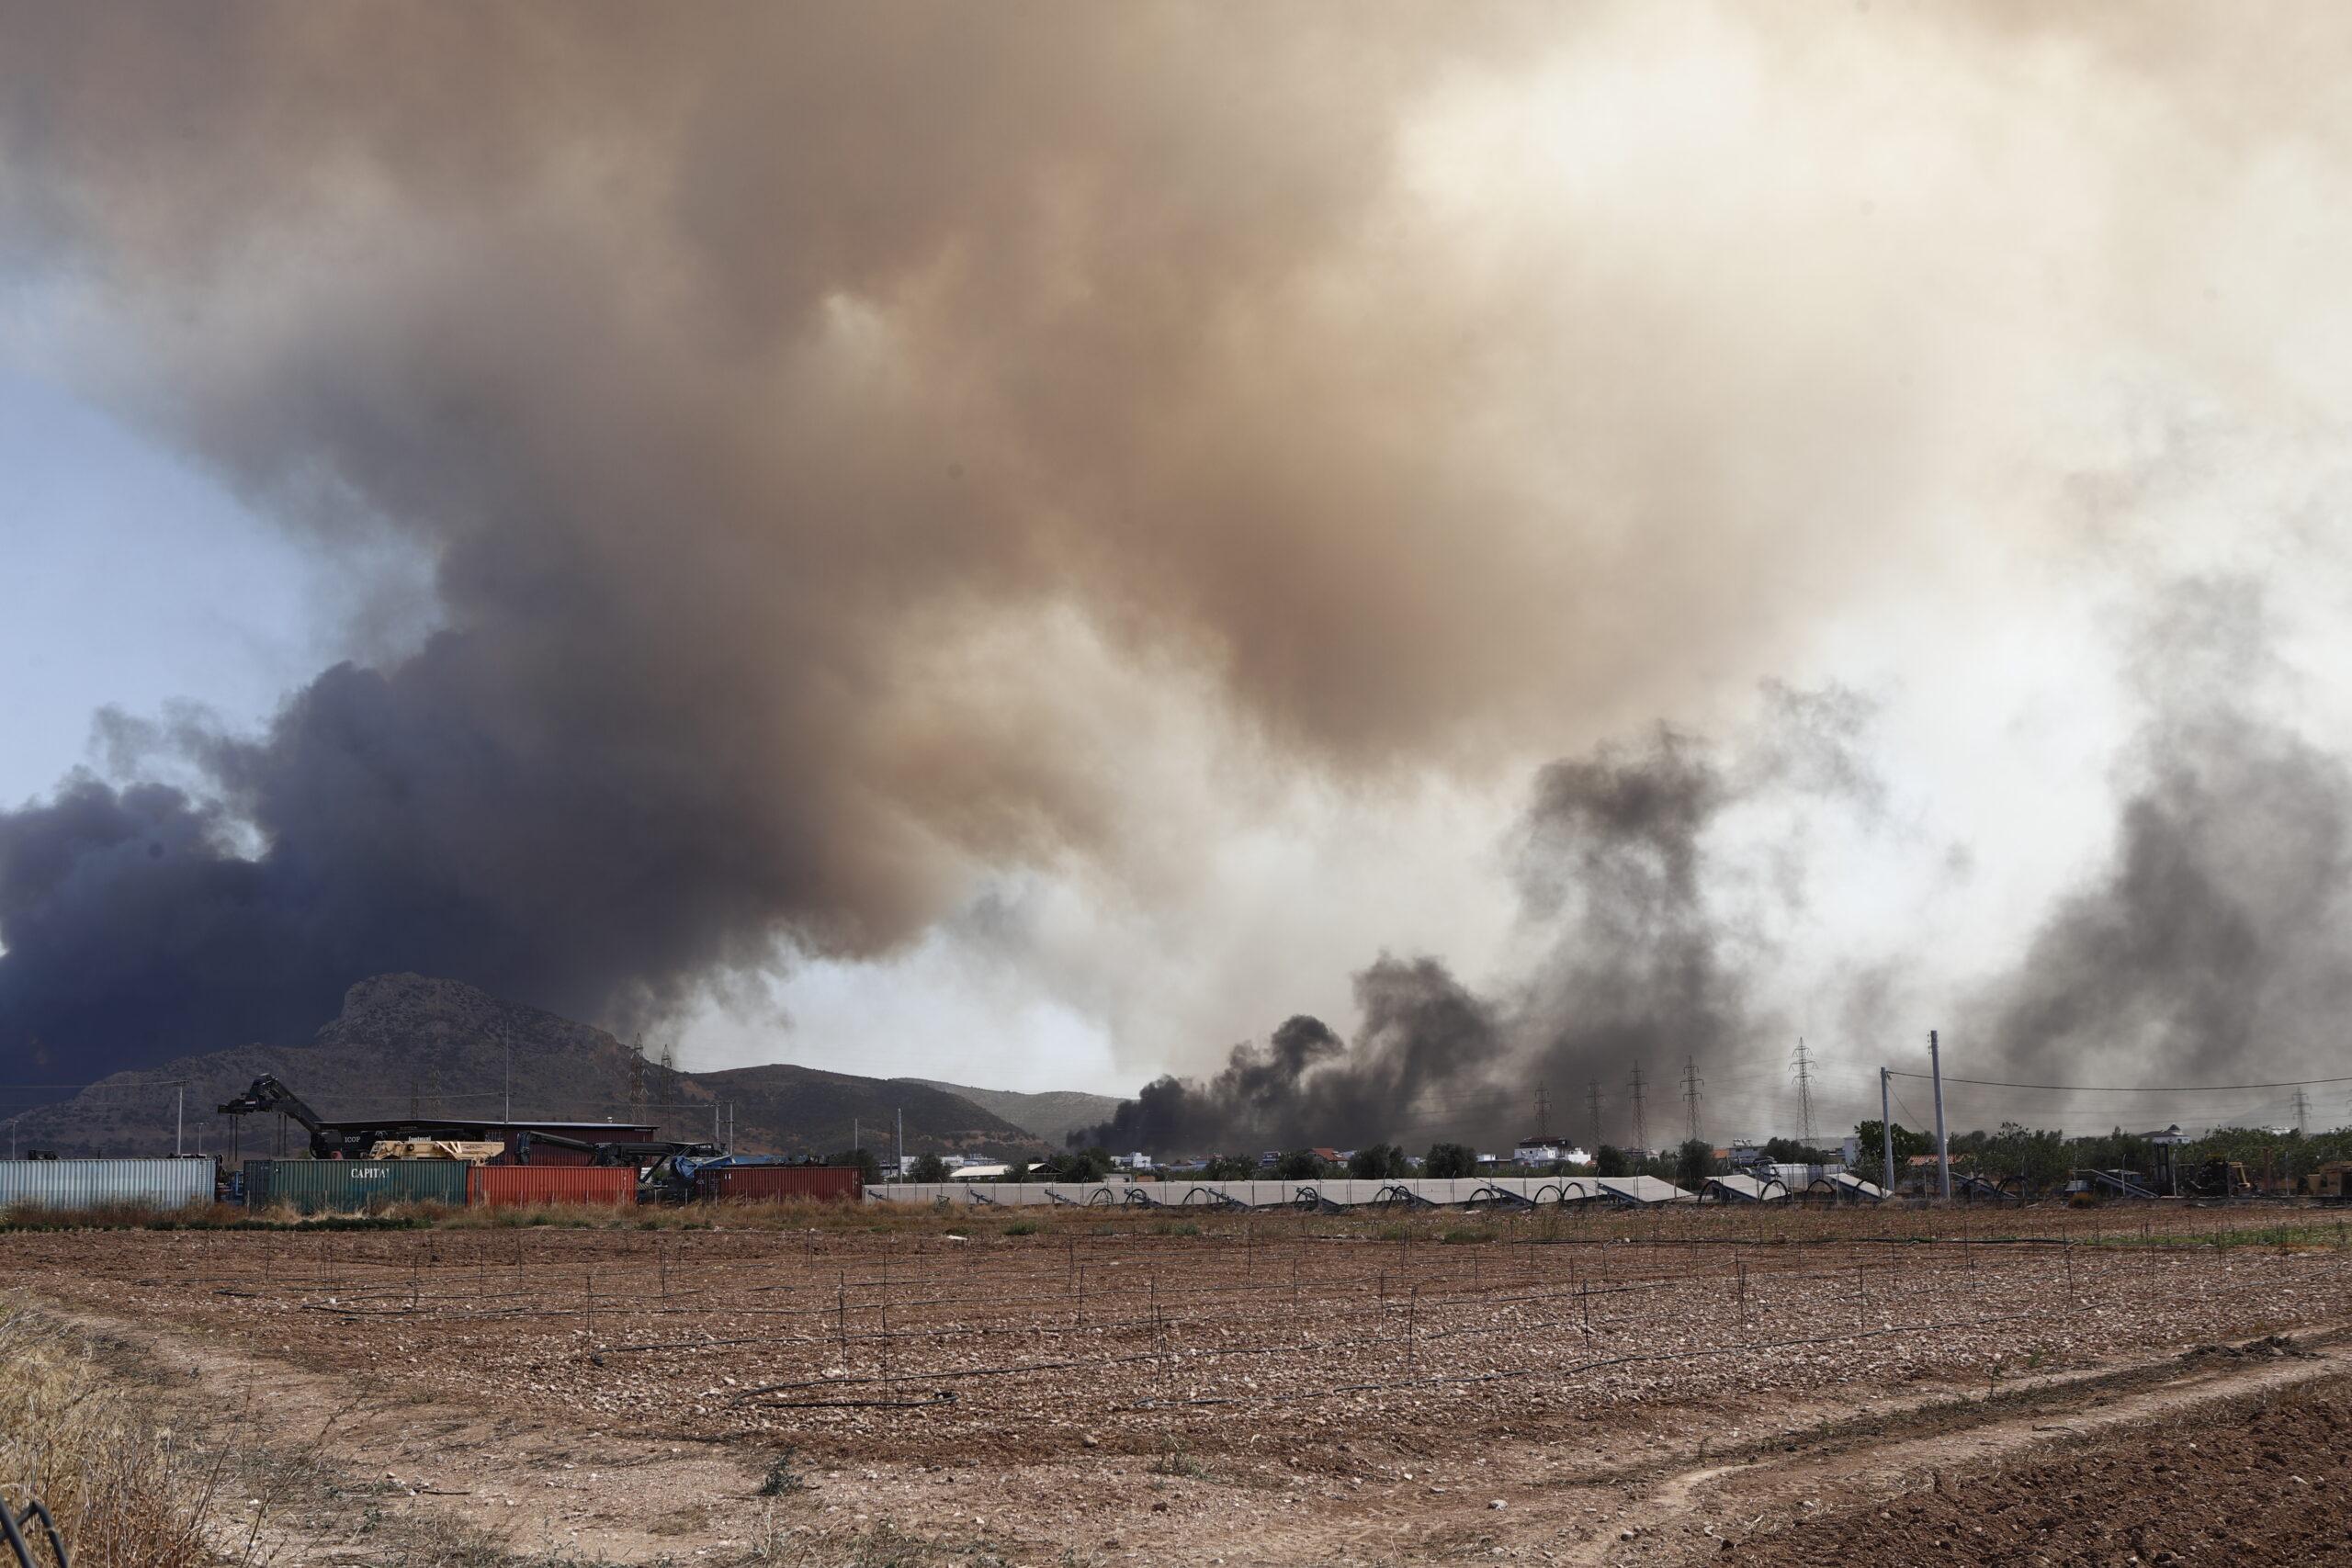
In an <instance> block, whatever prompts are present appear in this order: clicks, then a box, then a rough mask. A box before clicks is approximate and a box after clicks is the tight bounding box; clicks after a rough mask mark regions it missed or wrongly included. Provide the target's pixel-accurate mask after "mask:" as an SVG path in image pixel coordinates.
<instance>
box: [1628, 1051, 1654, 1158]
mask: <svg viewBox="0 0 2352 1568" xmlns="http://www.w3.org/2000/svg"><path fill="white" fill-rule="evenodd" d="M1625 1087H1626V1088H1627V1089H1628V1090H1630V1091H1631V1092H1632V1094H1633V1096H1634V1147H1635V1148H1637V1149H1639V1150H1641V1151H1642V1153H1643V1154H1645V1155H1646V1154H1648V1153H1649V1152H1650V1123H1649V1118H1648V1117H1647V1116H1646V1115H1645V1114H1644V1112H1643V1110H1642V1068H1641V1064H1640V1063H1638V1062H1636V1063H1635V1064H1634V1077H1633V1080H1632V1081H1631V1082H1630V1083H1628V1084H1627V1085H1626V1086H1625Z"/></svg>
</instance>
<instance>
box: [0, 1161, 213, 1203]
mask: <svg viewBox="0 0 2352 1568" xmlns="http://www.w3.org/2000/svg"><path fill="white" fill-rule="evenodd" d="M219 1169H220V1161H219V1160H217V1159H213V1158H210V1157H209V1156H208V1157H206V1158H203V1159H9V1160H0V1209H6V1208H9V1207H11V1206H14V1205H18V1204H21V1205H23V1206H25V1207H27V1208H33V1209H97V1208H104V1207H107V1206H108V1205H110V1204H117V1203H123V1204H138V1205H141V1206H142V1207H147V1208H155V1209H187V1208H193V1207H197V1206H198V1205H201V1204H205V1203H209V1202H211V1201H212V1192H213V1179H214V1177H215V1175H216V1174H217V1172H218V1171H219Z"/></svg>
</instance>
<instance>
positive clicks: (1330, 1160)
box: [1306, 1149, 1348, 1165]
mask: <svg viewBox="0 0 2352 1568" xmlns="http://www.w3.org/2000/svg"><path fill="white" fill-rule="evenodd" d="M1306 1152H1307V1153H1308V1154H1311V1155H1313V1156H1315V1157H1316V1158H1317V1159H1319V1160H1321V1161H1322V1162H1323V1163H1324V1164H1325V1165H1342V1164H1345V1163H1346V1161H1347V1157H1348V1156H1345V1155H1343V1154H1341V1153H1340V1151H1339V1150H1337V1149H1309V1150H1307V1151H1306Z"/></svg>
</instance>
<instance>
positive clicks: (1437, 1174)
mask: <svg viewBox="0 0 2352 1568" xmlns="http://www.w3.org/2000/svg"><path fill="white" fill-rule="evenodd" d="M1421 1174H1422V1175H1424V1176H1427V1177H1429V1178H1430V1179H1432V1180H1443V1179H1453V1178H1456V1177H1464V1176H1476V1175H1477V1174H1478V1151H1477V1150H1476V1149H1474V1148H1472V1147H1471V1146H1470V1145H1467V1144H1431V1145H1430V1153H1429V1158H1428V1159H1426V1160H1424V1161H1423V1162H1422V1164H1421Z"/></svg>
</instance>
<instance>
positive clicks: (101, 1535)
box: [0, 1303, 222, 1568]
mask: <svg viewBox="0 0 2352 1568" xmlns="http://www.w3.org/2000/svg"><path fill="white" fill-rule="evenodd" d="M221 1473H222V1465H221V1459H220V1456H215V1457H214V1458H213V1459H211V1460H210V1461H207V1460H206V1459H205V1458H203V1457H202V1456H201V1455H198V1454H197V1453H195V1452H193V1451H191V1450H190V1449H189V1447H188V1445H187V1444H186V1443H185V1442H183V1441H180V1440H177V1439H176V1438H175V1435H174V1434H173V1433H172V1432H170V1431H168V1430H165V1429H164V1428H163V1427H159V1426H158V1425H156V1424H155V1422H154V1421H153V1418H152V1416H151V1415H150V1413H149V1412H148V1411H147V1410H146V1409H145V1407H144V1406H143V1405H142V1404H140V1403H139V1402H138V1401H136V1400H133V1399H130V1398H128V1397H126V1396H125V1395H124V1394H123V1393H121V1392H120V1391H119V1390H117V1389H115V1388H114V1387H112V1386H110V1385H109V1384H108V1383H107V1381H106V1379H105V1377H104V1375H103V1374H102V1373H101V1371H99V1369H98V1367H97V1366H96V1363H95V1362H94V1361H93V1360H92V1359H91V1354H90V1347H89V1345H88V1343H87V1342H86V1341H85V1340H84V1339H83V1338H81V1337H79V1336H78V1335H76V1334H74V1332H72V1331H71V1330H69V1329H66V1328H64V1327H63V1326H62V1325H57V1324H54V1323H52V1322H51V1321H50V1320H48V1319H46V1318H43V1317H41V1316H39V1315H38V1314H34V1313H33V1312H31V1311H30V1310H29V1309H28V1308H26V1307H25V1306H23V1305H22V1304H21V1303H10V1304H6V1305H0V1477H5V1478H6V1483H7V1486H8V1501H9V1502H11V1503H13V1504H15V1505H16V1506H18V1507H22V1506H25V1504H26V1503H28V1502H29V1501H30V1500H32V1499H33V1498H36V1497H38V1498H40V1500H41V1501H42V1502H44V1503H46V1504H48V1506H49V1510H50V1512H51V1515H53V1516H54V1517H55V1518H56V1520H57V1525H58V1531H59V1533H60V1534H61V1535H62V1536H63V1537H64V1538H65V1543H66V1549H67V1551H70V1552H71V1553H72V1554H73V1556H74V1560H75V1561H76V1562H97V1563H106V1562H125V1563H129V1562H136V1563H141V1564H143V1565H146V1568H198V1564H201V1563H205V1562H210V1561H211V1558H210V1555H209V1552H208V1551H207V1549H206V1545H205V1541H204V1538H203V1527H204V1522H205V1519H206V1516H207V1514H208V1513H209V1510H210V1509H211V1506H212V1504H213V1502H214V1499H215V1496H216V1495H217V1493H218V1490H219V1486H220V1477H221Z"/></svg>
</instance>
